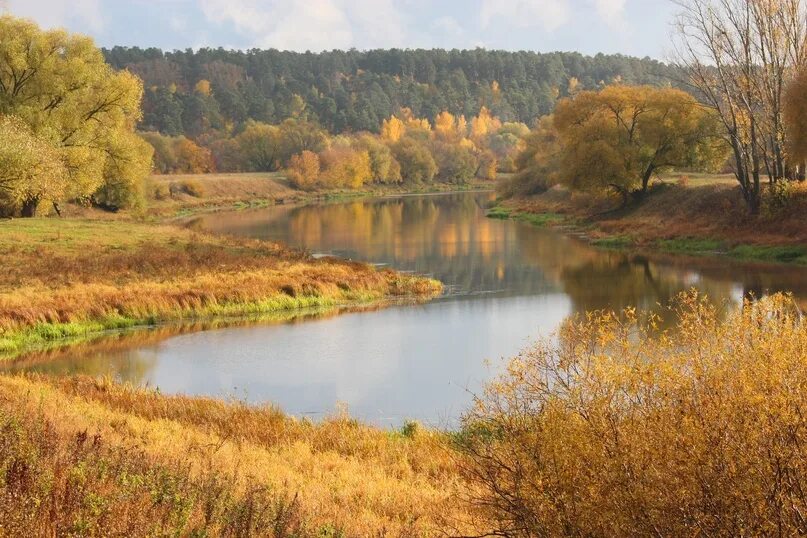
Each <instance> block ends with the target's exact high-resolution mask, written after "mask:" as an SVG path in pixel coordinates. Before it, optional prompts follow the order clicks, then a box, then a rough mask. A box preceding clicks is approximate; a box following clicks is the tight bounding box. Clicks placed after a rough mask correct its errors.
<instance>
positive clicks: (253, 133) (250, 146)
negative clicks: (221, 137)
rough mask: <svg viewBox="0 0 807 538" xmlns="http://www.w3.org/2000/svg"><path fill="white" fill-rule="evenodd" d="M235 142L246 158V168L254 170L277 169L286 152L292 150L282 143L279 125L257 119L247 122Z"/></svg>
mask: <svg viewBox="0 0 807 538" xmlns="http://www.w3.org/2000/svg"><path fill="white" fill-rule="evenodd" d="M235 142H236V144H237V145H238V148H239V151H240V154H241V156H242V158H243V160H244V165H245V169H247V170H251V171H254V172H268V171H273V170H277V169H278V167H280V166H281V163H282V161H283V158H284V156H285V152H286V151H290V150H286V149H284V148H283V147H282V145H281V137H280V128H279V127H277V126H275V125H268V124H266V123H261V122H257V121H249V122H247V124H246V126H245V127H244V130H243V131H242V132H241V133H240V134H238V135H237V136H236V137H235ZM304 149H305V148H304ZM301 151H302V150H301ZM294 153H299V152H294ZM294 153H292V154H294Z"/></svg>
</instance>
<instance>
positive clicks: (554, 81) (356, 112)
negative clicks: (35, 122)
mask: <svg viewBox="0 0 807 538" xmlns="http://www.w3.org/2000/svg"><path fill="white" fill-rule="evenodd" d="M103 53H104V57H105V59H106V61H107V62H108V63H109V64H110V65H111V66H112V67H114V68H115V69H126V70H128V71H130V72H132V73H134V74H136V75H137V76H138V77H140V78H141V79H142V80H143V86H144V87H145V89H146V91H145V93H144V96H143V119H142V121H141V123H140V129H141V130H144V131H158V132H160V133H163V134H167V135H172V136H176V135H180V134H184V135H185V136H188V137H191V138H195V137H197V136H199V135H201V134H203V133H204V132H206V131H208V130H209V129H216V130H231V129H233V128H236V129H237V128H238V126H239V125H240V124H242V123H244V122H246V121H247V120H254V121H260V122H264V123H273V124H277V123H281V122H282V121H283V120H285V119H288V118H290V117H295V116H298V115H299V114H300V113H301V111H302V109H305V112H306V116H307V118H308V119H309V120H311V121H314V122H317V123H319V124H320V125H321V126H322V127H324V128H325V129H327V130H328V131H330V132H331V133H341V132H346V131H350V132H357V131H370V132H376V133H377V132H378V131H379V129H380V128H381V122H382V121H383V120H384V119H387V118H389V117H390V116H391V115H393V114H394V113H396V112H397V111H398V110H399V109H401V108H408V109H410V110H411V111H412V113H413V114H414V115H415V116H417V117H422V118H426V119H428V120H430V121H431V120H434V119H435V118H436V117H437V115H438V114H440V113H441V112H443V111H447V112H450V113H451V114H453V115H455V116H460V115H464V116H466V117H471V116H475V115H476V114H477V113H478V112H479V109H480V108H481V107H482V106H487V107H488V108H489V109H490V110H491V113H492V114H493V115H495V116H497V117H499V118H500V119H501V120H502V121H505V122H521V123H526V124H528V125H529V124H531V123H532V122H533V121H534V120H535V119H536V118H538V117H540V116H543V115H545V114H548V113H550V112H551V111H552V110H553V109H554V104H555V101H556V100H557V98H558V97H563V96H566V95H567V94H568V88H569V81H570V80H572V79H575V80H576V81H578V82H579V84H580V87H581V88H584V89H595V88H597V87H600V86H602V85H604V84H608V83H611V82H614V81H622V82H623V83H625V84H653V85H657V84H661V83H669V82H670V81H675V80H680V79H681V77H676V76H675V70H674V69H673V68H671V67H669V66H666V65H664V64H663V63H660V62H658V61H656V60H651V59H649V58H644V59H639V58H632V57H628V56H623V55H605V54H598V55H596V56H593V57H591V56H584V55H582V54H579V53H575V52H553V53H538V52H524V51H522V52H507V51H494V50H484V49H476V50H450V51H449V50H399V49H389V50H369V51H357V50H348V51H338V50H335V51H330V52H322V53H311V52H306V53H298V52H290V51H278V50H248V51H238V50H224V49H206V48H201V49H198V50H195V51H194V50H190V49H189V50H185V51H162V50H159V49H155V48H148V49H140V48H137V47H132V48H129V47H114V48H111V49H104V50H103Z"/></svg>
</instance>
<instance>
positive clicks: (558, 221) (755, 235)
mask: <svg viewBox="0 0 807 538" xmlns="http://www.w3.org/2000/svg"><path fill="white" fill-rule="evenodd" d="M734 194H735V193H734V192H733V190H732V189H731V188H730V187H727V186H726V187H721V188H720V189H718V190H717V191H715V190H714V189H707V188H704V187H679V186H676V185H667V184H665V185H664V186H662V187H660V188H659V189H657V192H651V193H650V194H649V195H648V197H647V199H645V200H644V201H643V202H642V203H640V204H638V205H634V206H631V207H628V208H621V209H617V210H612V211H604V212H603V211H602V209H603V207H607V204H608V203H611V204H613V201H610V200H607V199H605V200H604V199H595V198H585V197H580V198H577V197H574V196H572V195H569V194H568V193H565V192H562V191H560V190H557V189H553V190H550V191H547V192H546V193H542V194H539V195H534V196H531V197H516V198H509V199H504V200H500V201H498V202H497V203H496V205H494V206H492V207H491V208H489V209H488V211H487V214H486V216H487V217H489V218H499V219H505V218H506V219H513V220H521V221H524V222H527V223H530V224H533V225H535V226H539V227H547V228H555V229H558V230H560V231H562V232H564V233H566V234H568V235H573V236H575V237H578V238H580V239H581V240H583V241H586V242H587V243H589V244H590V245H592V246H594V247H598V248H603V249H609V250H621V251H629V252H646V253H657V254H667V255H681V256H693V257H704V256H705V257H714V258H726V259H731V260H734V261H738V262H745V263H761V264H774V265H789V266H797V267H799V266H805V267H807V241H804V240H801V238H800V236H801V235H807V226H804V229H803V230H801V229H799V228H797V229H796V231H795V232H794V233H791V235H785V234H778V235H777V234H775V233H772V232H770V231H769V230H768V226H770V224H769V223H768V222H767V221H765V220H764V218H763V217H761V216H758V217H756V218H753V217H746V218H745V220H744V221H742V222H743V226H742V227H728V226H724V225H723V224H722V222H718V223H716V224H714V223H713V224H711V225H709V224H708V218H709V217H710V216H714V215H709V214H706V215H700V216H699V215H693V214H692V212H691V211H678V212H670V207H671V203H672V202H669V203H668V198H669V199H672V198H676V199H680V198H685V199H686V198H691V199H699V200H698V201H705V204H707V205H709V204H714V205H718V204H725V205H728V204H729V203H731V202H733V200H731V197H732V196H733V195H734ZM800 201H801V200H797V202H800ZM693 203H694V201H693ZM731 211H732V212H733V211H734V208H733V207H732V210H731ZM791 211H792V213H793V214H794V216H795V215H797V214H798V213H799V211H798V209H797V208H793V209H792V210H791Z"/></svg>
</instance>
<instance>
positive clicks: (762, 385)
mask: <svg viewBox="0 0 807 538" xmlns="http://www.w3.org/2000/svg"><path fill="white" fill-rule="evenodd" d="M670 314H671V315H672V316H674V317H675V320H676V323H675V324H674V326H673V328H670V329H664V328H663V326H664V325H663V324H662V323H661V319H660V318H659V317H657V316H655V315H651V314H641V313H637V312H636V311H634V310H626V311H624V312H622V313H621V314H619V315H616V314H614V313H609V312H597V313H594V314H589V315H587V316H586V317H577V318H574V319H572V320H570V321H568V322H567V323H566V324H565V325H564V326H563V328H562V329H561V330H560V331H559V334H558V335H557V338H556V339H554V340H545V341H543V342H540V343H539V344H537V345H536V346H535V347H533V348H532V349H529V350H528V351H526V352H524V353H523V354H521V355H519V356H518V357H516V358H515V359H513V360H512V361H511V362H510V363H509V364H508V367H507V370H506V372H505V373H504V374H503V375H502V376H500V378H499V379H498V380H497V381H495V382H493V383H491V384H490V385H489V386H488V387H487V389H486V391H485V393H484V395H483V396H481V397H480V398H478V400H477V402H476V405H475V407H474V409H473V410H472V411H470V412H469V413H468V414H467V415H466V416H465V417H464V422H463V429H462V431H461V432H460V433H459V434H457V436H456V437H457V446H458V447H459V448H460V450H461V452H462V454H463V460H462V461H463V472H464V474H465V477H466V479H468V480H470V481H471V483H473V484H474V486H475V487H474V488H472V489H471V490H470V491H471V493H469V494H468V497H469V500H470V501H471V502H472V503H473V505H474V506H475V507H476V509H478V510H479V511H480V512H481V514H482V516H483V517H482V520H488V521H490V522H491V523H490V527H491V528H490V531H491V532H494V533H497V534H496V535H497V536H498V535H501V536H559V535H570V536H649V535H653V536H692V535H706V536H768V535H777V536H793V535H796V534H804V533H806V532H807V419H805V417H807V361H805V358H807V330H805V326H804V324H803V320H802V317H801V314H800V312H799V311H798V309H797V307H796V306H795V305H794V302H793V301H792V299H791V298H790V297H789V296H786V295H775V296H772V297H768V298H765V299H762V300H759V301H754V302H751V301H747V302H745V304H744V305H743V307H742V308H740V309H734V310H729V311H728V312H724V311H723V309H721V308H718V307H716V306H715V305H713V304H711V303H710V302H709V301H707V300H706V299H705V298H704V297H703V296H701V295H698V294H697V293H696V292H691V293H688V294H685V295H682V296H681V297H679V298H678V299H677V300H676V301H675V302H674V303H673V305H672V306H671V307H670ZM721 318H723V319H721Z"/></svg>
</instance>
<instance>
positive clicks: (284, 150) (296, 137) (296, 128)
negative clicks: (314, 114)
mask: <svg viewBox="0 0 807 538" xmlns="http://www.w3.org/2000/svg"><path fill="white" fill-rule="evenodd" d="M279 129H280V131H279V133H278V136H279V143H280V154H279V158H280V161H281V163H286V162H287V161H288V160H289V159H290V158H291V156H292V155H296V154H297V153H301V152H303V151H306V150H307V151H313V152H314V153H319V152H320V151H322V150H323V149H325V147H326V146H327V143H328V135H327V133H326V132H325V131H324V130H323V129H322V127H320V126H319V125H317V124H316V123H313V122H309V121H301V120H295V119H287V120H285V121H284V122H283V123H281V124H280V127H279Z"/></svg>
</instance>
